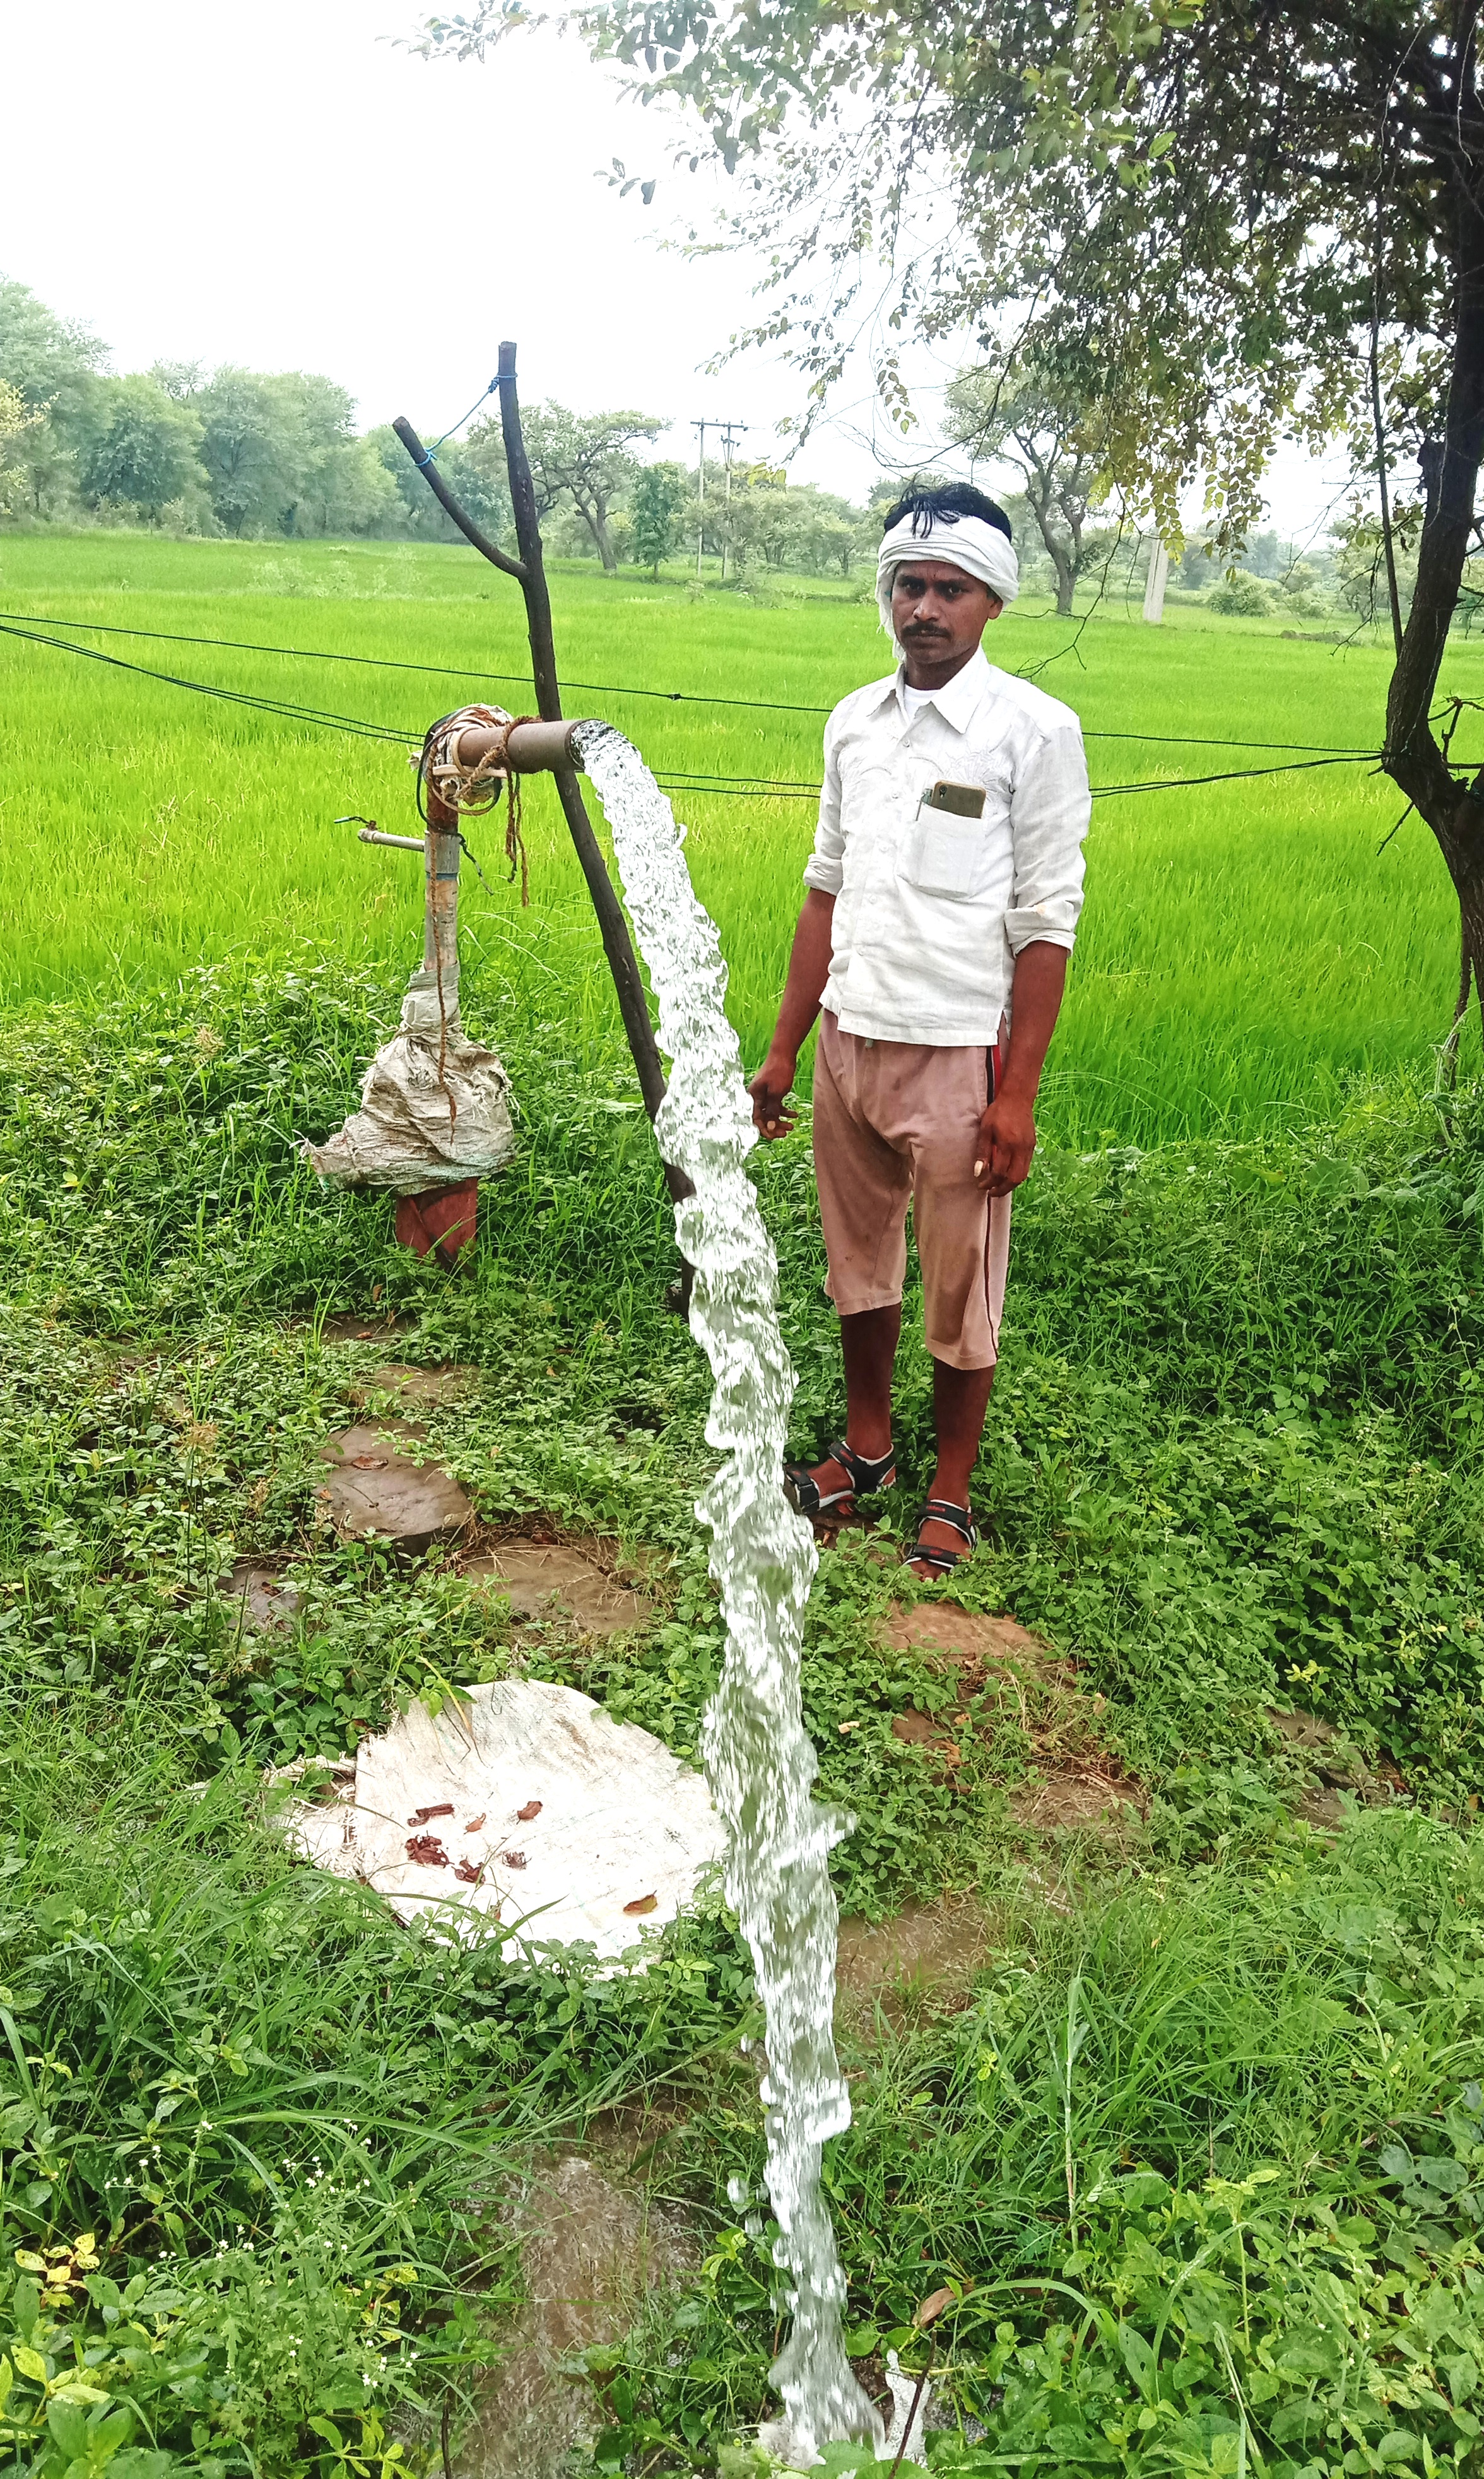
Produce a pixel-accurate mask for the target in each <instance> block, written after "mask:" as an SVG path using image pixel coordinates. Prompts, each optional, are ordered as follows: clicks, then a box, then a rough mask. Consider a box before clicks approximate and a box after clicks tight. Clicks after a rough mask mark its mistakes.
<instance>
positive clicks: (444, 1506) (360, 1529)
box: [318, 1420, 474, 1555]
mask: <svg viewBox="0 0 1484 2479" xmlns="http://www.w3.org/2000/svg"><path fill="white" fill-rule="evenodd" d="M421 1437H422V1430H421V1429H418V1428H415V1427H413V1426H412V1425H411V1424H410V1423H409V1422H408V1421H405V1420H381V1421H376V1422H371V1421H367V1422H364V1423H359V1424H358V1425H357V1426H356V1427H355V1428H353V1429H343V1430H342V1431H341V1433H340V1435H339V1436H338V1437H334V1438H327V1439H326V1440H325V1442H324V1444H323V1445H322V1446H321V1447H320V1460H321V1462H323V1463H327V1464H328V1465H329V1466H330V1468H331V1469H330V1477H329V1479H328V1480H327V1481H326V1483H325V1485H324V1487H323V1488H322V1489H321V1490H320V1492H319V1493H318V1495H319V1497H320V1504H321V1505H322V1506H323V1507H324V1508H325V1509H326V1511H327V1512H328V1514H329V1516H330V1519H331V1521H332V1522H333V1523H334V1525H335V1528H336V1530H337V1532H340V1533H344V1534H347V1535H354V1536H356V1537H362V1536H364V1535H365V1534H367V1533H370V1534H371V1535H372V1536H373V1537H374V1538H375V1539H376V1540H378V1541H388V1542H391V1543H393V1544H394V1545H395V1546H396V1547H397V1548H398V1549H402V1550H405V1551H406V1552H407V1553H408V1554H409V1555H416V1553H417V1552H418V1551H420V1550H422V1549H430V1548H431V1547H432V1546H433V1544H434V1542H435V1541H454V1540H457V1538H458V1536H459V1534H460V1533H461V1532H463V1531H464V1530H465V1529H466V1528H467V1527H468V1525H469V1524H470V1523H471V1522H472V1521H473V1512H474V1511H473V1506H472V1505H471V1503H470V1501H469V1499H468V1498H467V1497H466V1495H465V1494H464V1492H463V1490H462V1489H460V1487H459V1485H458V1482H457V1481H456V1480H454V1479H452V1478H451V1477H450V1476H449V1474H448V1472H446V1471H445V1470H443V1468H442V1466H441V1465H439V1464H436V1463H424V1464H419V1463H415V1462H414V1460H413V1458H412V1457H411V1455H409V1454H407V1453H405V1452H404V1451H403V1448H404V1447H405V1446H407V1445H411V1444H416V1443H417V1442H418V1440H420V1439H421Z"/></svg>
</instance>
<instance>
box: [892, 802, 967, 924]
mask: <svg viewBox="0 0 1484 2479" xmlns="http://www.w3.org/2000/svg"><path fill="white" fill-rule="evenodd" d="M984 856H985V821H984V819H983V818H956V817H954V816H953V815H952V814H951V813H950V812H949V811H948V810H946V809H930V808H928V807H927V806H926V805H924V804H922V803H919V805H918V808H917V814H916V816H915V817H914V818H913V820H912V823H911V825H910V827H909V828H908V832H907V839H906V842H905V845H904V847H903V853H902V859H901V863H900V868H901V875H902V879H903V882H904V883H905V884H906V885H908V886H915V887H916V888H917V890H918V892H919V894H922V895H946V896H950V897H954V896H957V897H958V898H959V900H960V901H961V900H963V899H965V898H967V897H970V896H972V895H973V894H974V893H975V892H976V890H977V887H978V882H979V874H980V869H981V865H982V863H983V860H984Z"/></svg>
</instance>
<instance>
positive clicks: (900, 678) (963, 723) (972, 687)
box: [888, 646, 989, 731]
mask: <svg viewBox="0 0 1484 2479" xmlns="http://www.w3.org/2000/svg"><path fill="white" fill-rule="evenodd" d="M906 684H907V666H906V664H905V663H899V664H898V665H897V668H896V673H895V675H894V677H892V679H891V680H890V682H889V683H888V685H889V687H890V691H891V695H892V697H893V698H894V699H895V701H896V706H897V711H898V713H899V714H901V715H903V716H905V715H906V713H907V703H906V700H905V699H904V697H903V695H902V691H903V689H904V688H905V686H906ZM988 690H989V658H988V656H987V655H986V653H985V650H984V648H983V646H977V647H976V648H975V650H974V652H973V653H972V654H971V655H970V656H969V659H968V661H967V662H966V663H965V664H964V666H963V669H962V671H961V672H955V674H954V676H953V678H952V679H951V680H949V681H948V682H947V683H946V685H945V686H944V687H942V688H940V689H932V690H930V691H929V703H931V704H933V705H935V706H936V708H937V710H938V712H939V714H940V715H941V716H942V718H943V721H944V722H945V723H949V724H952V726H953V728H954V729H955V731H967V729H968V728H969V725H970V724H971V723H972V721H973V719H974V713H975V709H976V707H977V706H978V705H979V703H980V701H981V699H982V698H984V697H985V696H986V695H987V694H988ZM919 711H920V709H919Z"/></svg>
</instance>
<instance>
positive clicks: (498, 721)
mask: <svg viewBox="0 0 1484 2479" xmlns="http://www.w3.org/2000/svg"><path fill="white" fill-rule="evenodd" d="M539 719H540V718H539V717H538V716H536V715H533V714H506V713H505V711H504V708H503V707H502V706H498V705H465V706H460V707H459V709H458V711H457V713H456V714H446V715H443V716H441V717H440V718H439V720H438V722H437V723H434V724H430V725H429V726H428V728H427V731H426V734H425V735H424V738H423V742H422V749H421V750H420V751H419V753H418V754H417V756H416V757H414V758H412V759H410V760H409V763H410V764H412V765H413V766H415V767H416V768H417V773H418V815H419V817H420V818H421V819H422V823H423V825H424V826H426V825H427V824H428V815H427V796H428V794H429V792H431V794H432V796H433V798H434V800H436V801H439V802H441V803H442V805H443V806H444V807H445V808H446V809H451V810H452V811H453V812H454V814H455V816H459V817H478V816H480V815H481V814H483V813H484V812H486V811H488V810H490V809H493V808H494V807H496V805H498V803H499V796H500V794H501V792H503V793H504V794H505V796H506V800H505V858H506V859H507V860H508V862H509V863H510V879H509V883H510V884H511V885H512V886H513V885H514V883H515V880H516V876H517V874H518V873H519V876H520V881H521V903H522V905H523V906H524V907H527V908H528V907H529V905H530V870H529V864H528V862H527V859H526V855H525V838H524V837H523V835H522V832H521V779H520V777H519V775H517V773H516V771H515V769H514V767H513V766H512V765H511V764H510V761H509V757H508V755H507V754H506V746H507V743H508V741H509V738H510V734H511V732H512V731H513V730H514V729H515V728H516V726H517V725H518V724H522V723H535V722H538V721H539ZM472 729H478V730H482V731H495V732H497V733H498V734H499V738H498V739H497V741H496V743H495V746H494V747H493V748H492V749H490V750H489V751H487V753H486V754H485V755H484V756H483V757H481V758H480V759H479V760H478V761H477V763H476V764H474V765H473V766H468V765H465V763H464V762H463V760H462V759H461V758H460V756H459V754H458V746H459V742H460V740H461V738H462V737H463V735H464V733H465V732H466V731H468V730H472ZM459 840H460V842H462V841H463V838H462V836H461V837H460V839H459ZM471 857H472V856H471Z"/></svg>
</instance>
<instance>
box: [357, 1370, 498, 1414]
mask: <svg viewBox="0 0 1484 2479" xmlns="http://www.w3.org/2000/svg"><path fill="white" fill-rule="evenodd" d="M481 1373H482V1372H481V1371H480V1370H479V1369H477V1368H460V1367H457V1366H456V1365H453V1364H451V1363H450V1364H449V1366H448V1367H444V1368H397V1367H391V1368H376V1369H373V1370H372V1371H371V1376H370V1377H369V1378H368V1379H367V1381H366V1392H367V1393H368V1394H391V1395H394V1396H395V1397H396V1398H397V1401H398V1402H399V1403H407V1404H411V1405H413V1406H414V1407H415V1408H416V1409H417V1410H419V1411H432V1412H436V1411H442V1410H444V1409H445V1408H446V1407H447V1406H448V1404H449V1403H459V1402H462V1401H463V1399H464V1397H465V1396H466V1395H467V1394H472V1393H473V1391H474V1389H475V1387H476V1386H477V1385H478V1383H479V1379H480V1375H481Z"/></svg>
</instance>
